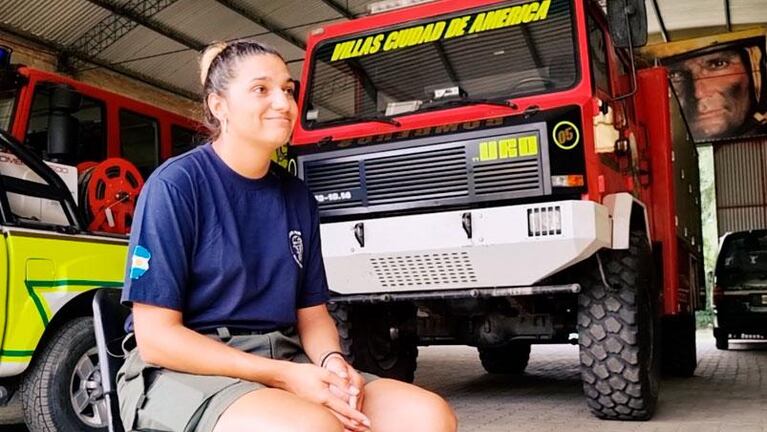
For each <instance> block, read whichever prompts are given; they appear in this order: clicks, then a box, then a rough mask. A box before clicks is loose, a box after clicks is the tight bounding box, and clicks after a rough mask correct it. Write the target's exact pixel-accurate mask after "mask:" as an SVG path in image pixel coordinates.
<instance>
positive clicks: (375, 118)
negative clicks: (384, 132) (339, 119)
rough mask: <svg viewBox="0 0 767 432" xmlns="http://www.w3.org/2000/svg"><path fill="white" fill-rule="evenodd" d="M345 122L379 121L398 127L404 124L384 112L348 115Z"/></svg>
mask: <svg viewBox="0 0 767 432" xmlns="http://www.w3.org/2000/svg"><path fill="white" fill-rule="evenodd" d="M344 121H345V122H347V121H348V122H378V123H386V124H390V125H394V126H397V127H400V126H402V124H401V123H400V122H399V121H397V120H395V119H393V118H391V117H387V116H385V115H382V114H372V115H360V116H352V117H346V118H344Z"/></svg>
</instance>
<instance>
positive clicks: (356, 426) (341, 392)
mask: <svg viewBox="0 0 767 432" xmlns="http://www.w3.org/2000/svg"><path fill="white" fill-rule="evenodd" d="M323 367H324V368H325V369H327V370H329V371H331V372H333V374H335V375H336V376H338V377H340V378H342V379H343V380H345V385H344V386H342V387H340V388H339V387H338V386H336V385H335V384H330V392H331V393H332V394H333V395H334V396H336V397H338V398H340V399H342V400H344V401H345V402H346V403H347V404H348V405H349V407H350V408H351V409H353V410H355V411H357V412H358V413H359V414H362V404H363V402H364V399H365V393H364V389H365V378H363V377H362V375H360V373H359V372H357V370H356V369H354V367H353V366H352V365H350V364H349V363H347V362H346V360H345V359H344V358H343V357H342V356H341V355H340V354H330V355H329V356H328V358H327V359H326V360H325V362H324V365H323ZM333 414H335V415H336V417H338V418H339V420H341V422H342V423H343V424H344V428H345V432H362V431H368V430H370V420H369V419H367V417H365V420H366V421H363V422H362V423H360V422H358V421H356V420H354V419H353V418H342V417H343V414H342V413H338V412H336V411H333ZM362 415H363V416H364V414H362ZM345 420H348V421H345ZM350 426H351V427H350Z"/></svg>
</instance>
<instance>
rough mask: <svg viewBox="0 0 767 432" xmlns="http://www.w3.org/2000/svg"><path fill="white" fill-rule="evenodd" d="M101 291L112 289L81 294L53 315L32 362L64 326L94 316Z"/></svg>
mask: <svg viewBox="0 0 767 432" xmlns="http://www.w3.org/2000/svg"><path fill="white" fill-rule="evenodd" d="M99 289H110V288H95V289H90V290H88V291H85V292H83V293H80V294H78V295H77V296H76V297H74V298H73V299H72V300H70V301H68V302H67V303H66V304H65V305H64V306H62V307H61V309H59V310H58V311H57V312H56V313H55V314H54V315H53V317H52V318H51V320H50V322H49V323H48V325H47V326H45V331H43V335H42V337H40V341H39V342H38V343H37V346H36V347H35V352H34V354H33V355H32V361H34V360H35V358H36V357H37V356H38V355H39V354H40V353H41V352H42V351H43V350H44V349H45V346H46V345H48V343H49V342H50V340H51V337H53V335H55V334H56V331H57V330H58V329H60V328H61V327H62V326H63V325H64V324H66V323H68V322H70V321H72V320H73V319H75V318H80V317H88V316H93V306H92V303H93V296H95V295H96V292H97V291H98V290H99ZM112 289H113V288H112ZM30 364H31V362H30Z"/></svg>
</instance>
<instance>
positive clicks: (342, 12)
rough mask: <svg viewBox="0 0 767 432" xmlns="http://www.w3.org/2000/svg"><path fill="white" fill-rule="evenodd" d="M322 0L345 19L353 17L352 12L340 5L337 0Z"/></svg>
mask: <svg viewBox="0 0 767 432" xmlns="http://www.w3.org/2000/svg"><path fill="white" fill-rule="evenodd" d="M322 2H323V3H325V4H326V5H328V6H330V8H331V9H333V10H334V11H336V12H337V13H338V14H339V15H341V16H343V17H344V18H347V19H353V18H354V14H353V13H352V12H351V11H350V10H349V9H347V8H346V7H344V6H342V5H341V3H340V2H338V0H322Z"/></svg>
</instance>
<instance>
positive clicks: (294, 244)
mask: <svg viewBox="0 0 767 432" xmlns="http://www.w3.org/2000/svg"><path fill="white" fill-rule="evenodd" d="M288 239H289V240H290V253H291V254H292V255H293V259H294V260H295V261H296V264H298V267H300V268H304V264H303V258H304V239H303V237H301V231H290V232H289V233H288Z"/></svg>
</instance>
